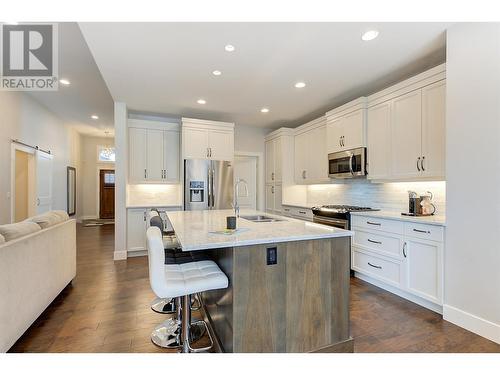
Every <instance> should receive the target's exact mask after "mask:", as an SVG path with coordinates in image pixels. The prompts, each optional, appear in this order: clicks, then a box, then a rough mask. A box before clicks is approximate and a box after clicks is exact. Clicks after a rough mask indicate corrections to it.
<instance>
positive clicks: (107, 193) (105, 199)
mask: <svg viewBox="0 0 500 375" xmlns="http://www.w3.org/2000/svg"><path fill="white" fill-rule="evenodd" d="M99 218H100V219H114V218H115V171H114V170H112V169H101V170H99Z"/></svg>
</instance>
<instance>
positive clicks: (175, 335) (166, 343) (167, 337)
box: [151, 318, 208, 349]
mask: <svg viewBox="0 0 500 375" xmlns="http://www.w3.org/2000/svg"><path fill="white" fill-rule="evenodd" d="M204 323H205V322H204V321H196V322H193V323H191V329H190V330H189V337H190V342H192V343H194V342H196V341H198V340H199V339H201V338H202V337H203V335H205V332H207V331H208V330H207V326H206V324H204ZM151 341H152V342H153V344H155V345H156V346H159V347H160V348H165V349H179V348H181V347H182V343H181V322H180V321H179V320H177V319H173V318H170V319H167V320H165V321H164V322H162V323H160V324H158V325H157V326H156V327H155V329H154V331H153V332H152V333H151Z"/></svg>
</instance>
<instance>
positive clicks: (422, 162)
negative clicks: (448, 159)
mask: <svg viewBox="0 0 500 375" xmlns="http://www.w3.org/2000/svg"><path fill="white" fill-rule="evenodd" d="M424 160H425V156H422V161H421V162H420V167H421V168H422V171H424V172H425V168H424Z"/></svg>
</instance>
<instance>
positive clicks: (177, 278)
mask: <svg viewBox="0 0 500 375" xmlns="http://www.w3.org/2000/svg"><path fill="white" fill-rule="evenodd" d="M146 237H147V247H148V261H149V282H150V284H151V288H152V289H153V292H154V293H155V294H156V296H157V297H159V298H176V299H177V298H180V299H181V309H180V310H181V314H178V318H177V319H172V318H170V319H167V321H165V322H164V323H162V324H161V325H160V326H158V327H157V329H158V328H159V329H160V331H161V332H157V333H158V335H157V336H155V332H156V329H155V331H154V332H153V334H152V340H153V342H155V341H154V336H155V337H157V338H159V339H160V340H159V341H161V343H166V342H167V341H172V342H174V341H175V338H176V337H178V336H179V334H180V342H181V344H182V352H183V353H191V352H200V351H206V350H209V349H210V348H212V346H213V339H212V336H211V335H210V331H209V330H208V326H207V324H206V323H205V321H203V320H200V321H197V322H193V323H192V322H191V295H192V294H195V293H201V292H204V291H207V290H214V289H224V288H227V286H228V283H229V281H228V278H227V276H226V275H225V274H224V273H223V272H222V271H221V270H220V268H219V267H218V266H217V264H216V263H215V262H213V261H211V260H202V261H195V262H189V263H182V264H165V251H164V249H163V242H162V233H161V231H160V229H158V228H157V227H150V228H149V229H148V230H147V232H146ZM179 315H180V316H179ZM179 318H180V320H181V328H180V332H179V328H178V319H179ZM200 328H203V329H204V330H205V331H206V332H207V334H208V337H209V340H210V345H209V346H206V347H203V348H193V347H191V343H192V342H193V341H194V340H193V339H194V336H195V335H193V333H194V332H199V330H200ZM158 336H159V337H158ZM160 346H162V345H160ZM167 347H169V346H167ZM170 347H172V346H170Z"/></svg>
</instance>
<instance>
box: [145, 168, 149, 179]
mask: <svg viewBox="0 0 500 375" xmlns="http://www.w3.org/2000/svg"><path fill="white" fill-rule="evenodd" d="M144 178H148V172H147V170H146V169H145V168H144Z"/></svg>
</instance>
